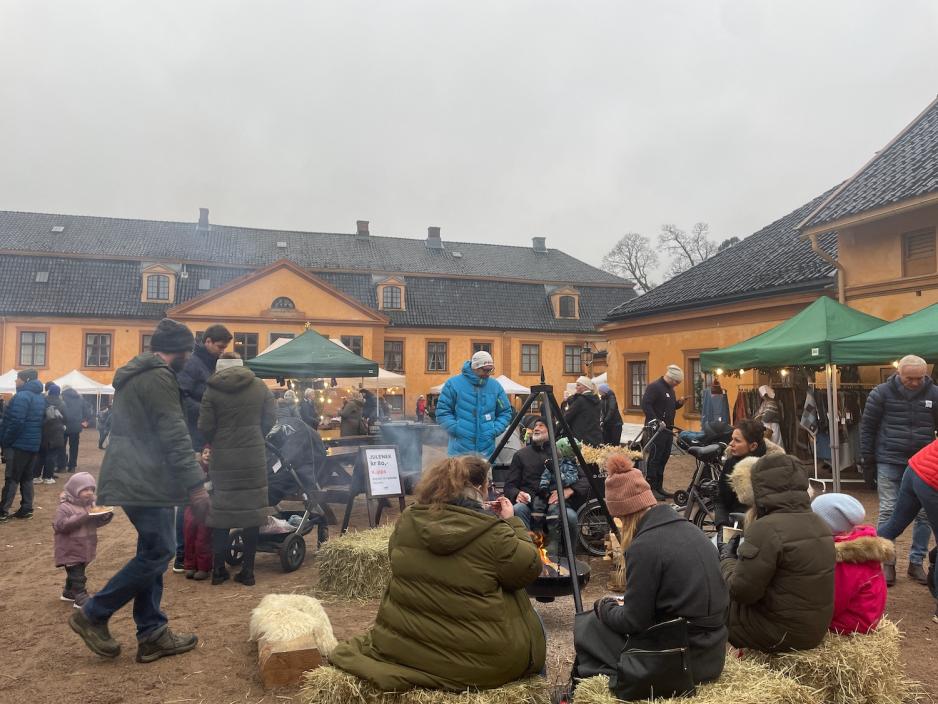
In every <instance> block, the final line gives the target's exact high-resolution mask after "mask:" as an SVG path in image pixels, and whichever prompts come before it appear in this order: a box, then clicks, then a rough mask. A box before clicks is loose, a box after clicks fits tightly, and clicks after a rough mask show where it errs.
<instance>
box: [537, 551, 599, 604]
mask: <svg viewBox="0 0 938 704" xmlns="http://www.w3.org/2000/svg"><path fill="white" fill-rule="evenodd" d="M558 561H559V563H560V567H561V568H562V569H561V570H560V572H558V571H557V569H556V566H557V563H553V562H548V563H547V564H545V565H544V568H543V569H542V570H541V576H540V577H538V578H537V579H535V580H534V581H533V582H531V584H529V585H528V586H527V587H525V589H527V592H528V594H529V595H530V596H533V597H534V598H535V599H537V600H538V601H543V602H550V601H553V600H554V599H555V598H556V597H558V596H569V595H570V594H573V584H572V583H571V580H570V575H569V574H568V572H567V558H565V557H561V558H559V560H558ZM573 564H574V565H575V566H576V576H577V582H578V583H579V585H580V589H582V588H583V587H585V586H586V585H587V584H588V583H589V581H590V566H589V564H587V563H586V562H580V561H579V560H577V561H575V562H574V563H573Z"/></svg>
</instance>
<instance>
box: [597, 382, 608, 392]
mask: <svg viewBox="0 0 938 704" xmlns="http://www.w3.org/2000/svg"><path fill="white" fill-rule="evenodd" d="M598 388H599V393H601V394H608V393H609V391H610V389H609V384H600V385H599V387H598Z"/></svg>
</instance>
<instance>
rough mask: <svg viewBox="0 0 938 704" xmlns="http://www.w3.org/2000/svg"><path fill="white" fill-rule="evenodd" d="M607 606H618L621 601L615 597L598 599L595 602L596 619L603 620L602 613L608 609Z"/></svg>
mask: <svg viewBox="0 0 938 704" xmlns="http://www.w3.org/2000/svg"><path fill="white" fill-rule="evenodd" d="M607 604H608V605H609V606H618V605H619V600H618V599H616V598H615V597H611V596H604V597H602V598H601V599H597V600H596V601H595V602H593V613H594V614H596V618H598V619H600V620H602V612H603V609H605V608H606V605H607Z"/></svg>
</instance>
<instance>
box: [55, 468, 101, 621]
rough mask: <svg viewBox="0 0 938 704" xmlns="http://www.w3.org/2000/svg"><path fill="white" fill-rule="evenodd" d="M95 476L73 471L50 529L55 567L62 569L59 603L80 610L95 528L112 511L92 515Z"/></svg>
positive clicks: (85, 597) (84, 598)
mask: <svg viewBox="0 0 938 704" xmlns="http://www.w3.org/2000/svg"><path fill="white" fill-rule="evenodd" d="M95 488H96V485H95V481H94V477H92V476H91V475H90V474H88V472H76V473H75V474H74V475H72V476H71V477H70V478H69V480H68V481H67V482H66V483H65V491H63V492H62V494H61V496H59V506H58V508H57V509H56V510H55V520H54V521H53V522H52V530H53V531H54V532H55V566H56V567H64V568H65V575H66V577H65V589H64V590H63V591H62V597H61V599H62V601H70V602H72V603H73V604H74V606H75V608H81V607H82V606H83V605H84V603H85V602H86V601H88V598H89V597H88V592H87V591H85V582H86V578H85V567H86V566H87V565H88V563H89V562H91V561H92V560H94V556H95V551H96V550H97V547H98V526H103V525H105V524H107V523H110V522H111V519H112V518H113V517H114V513H113V512H107V513H98V514H93V513H89V511H90V510H91V509H92V508H93V507H94V499H95V496H94V490H95Z"/></svg>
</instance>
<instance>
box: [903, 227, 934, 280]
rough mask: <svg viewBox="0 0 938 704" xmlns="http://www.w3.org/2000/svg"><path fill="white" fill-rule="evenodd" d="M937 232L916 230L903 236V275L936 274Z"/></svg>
mask: <svg viewBox="0 0 938 704" xmlns="http://www.w3.org/2000/svg"><path fill="white" fill-rule="evenodd" d="M935 264H936V262H935V230H934V229H933V228H932V229H928V230H916V231H915V232H907V233H905V234H904V235H902V273H903V275H904V276H923V275H924V274H934V273H935Z"/></svg>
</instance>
